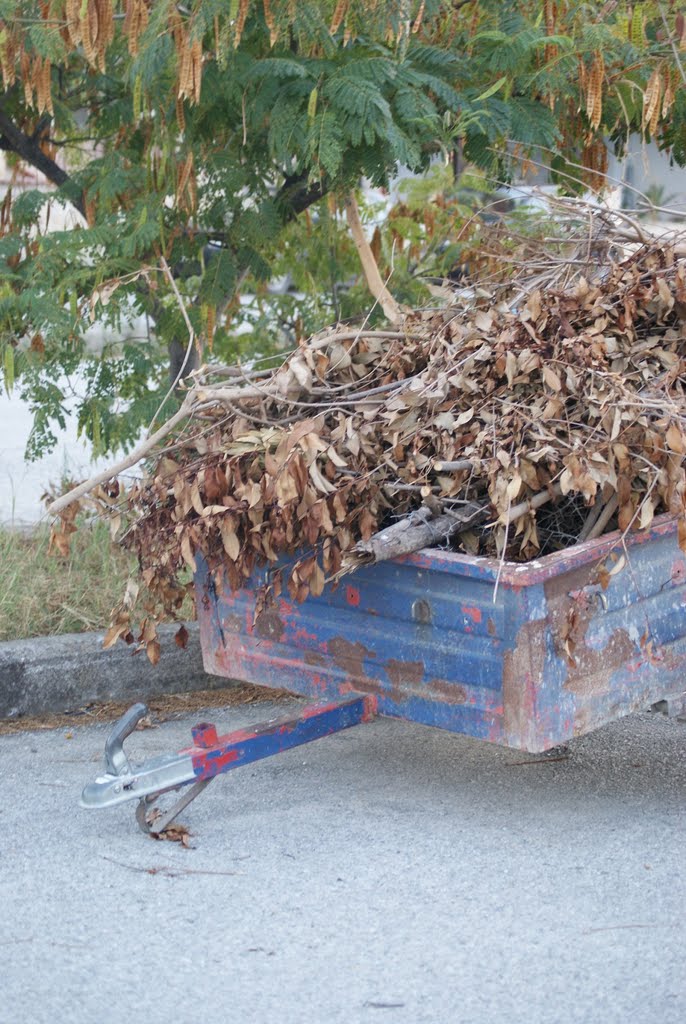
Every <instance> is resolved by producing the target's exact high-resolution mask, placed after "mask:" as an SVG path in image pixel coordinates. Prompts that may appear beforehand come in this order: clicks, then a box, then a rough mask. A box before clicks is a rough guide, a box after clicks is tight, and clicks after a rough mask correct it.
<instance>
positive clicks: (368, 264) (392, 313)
mask: <svg viewBox="0 0 686 1024" xmlns="http://www.w3.org/2000/svg"><path fill="white" fill-rule="evenodd" d="M345 213H346V216H347V218H348V224H349V226H350V232H351V234H352V236H353V240H354V242H355V245H356V246H357V251H358V253H359V256H360V262H361V263H362V269H363V270H364V276H365V277H366V279H367V285H368V287H369V290H370V292H371V293H372V295H373V296H374V298H375V299H376V301H377V302H378V303H379V304H380V306H381V308H382V309H383V311H384V313H385V315H386V319H387V320H390V322H391V323H392V324H397V323H400V321H401V320H402V310H401V309H400V306H399V305H398V303H397V302H396V301H395V299H394V298H393V296H392V295H391V293H390V292H389V290H388V288H387V287H386V284H385V282H384V280H383V279H382V277H381V274H380V273H379V268H378V266H377V264H376V260H375V259H374V253H373V252H372V249H371V246H370V244H369V242H368V241H367V237H366V235H365V233H364V228H363V227H362V221H361V220H360V211H359V210H358V208H357V200H356V199H355V196H354V195H353V193H352V192H350V193H349V195H348V196H347V197H346V200H345Z"/></svg>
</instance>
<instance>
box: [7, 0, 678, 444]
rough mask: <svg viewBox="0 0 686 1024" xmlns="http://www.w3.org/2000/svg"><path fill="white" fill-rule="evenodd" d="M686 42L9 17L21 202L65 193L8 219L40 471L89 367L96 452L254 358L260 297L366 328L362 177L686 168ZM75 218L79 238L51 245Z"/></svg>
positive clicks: (425, 8)
mask: <svg viewBox="0 0 686 1024" xmlns="http://www.w3.org/2000/svg"><path fill="white" fill-rule="evenodd" d="M685 40H686V28H685V24H684V16H683V14H682V13H681V12H680V11H679V10H678V9H677V7H676V5H675V4H674V3H666V2H665V3H662V4H660V3H635V4H633V5H627V4H624V3H617V2H612V0H609V2H607V3H604V4H602V5H601V4H600V3H578V2H571V0H557V2H554V0H545V2H541V0H517V2H514V0H450V2H448V0H420V2H417V0H386V2H382V0H297V2H296V0H230V2H227V0H188V2H187V3H185V4H184V3H174V2H170V0H157V2H154V3H153V2H149V0H123V2H117V0H42V2H30V0H20V2H11V0H0V68H1V71H2V80H3V87H2V95H1V96H0V148H2V149H3V150H5V152H6V154H7V159H8V161H9V163H10V167H11V168H12V169H14V172H15V174H16V178H17V186H18V185H20V183H21V170H22V167H26V166H30V167H32V168H34V169H35V170H37V171H39V172H40V173H41V174H43V175H44V176H45V179H46V184H50V185H51V186H55V188H32V189H26V188H19V187H15V186H13V187H11V188H10V189H9V190H8V192H7V194H6V196H5V199H4V202H3V204H2V207H1V209H0V267H1V268H2V270H1V280H0V345H1V346H2V353H3V366H4V371H3V373H4V380H5V384H6V386H8V387H9V386H12V383H13V381H14V380H15V378H16V379H18V380H20V381H21V382H22V383H21V386H22V387H23V389H24V394H25V395H26V397H27V398H28V400H29V401H31V403H32V405H33V408H34V411H35V414H36V427H35V430H34V434H33V436H32V440H31V443H30V451H31V452H32V453H34V454H35V453H37V452H39V451H40V450H42V449H43V448H44V447H46V446H49V445H50V443H51V439H52V434H51V430H50V424H51V422H52V421H54V420H56V421H58V422H59V421H60V419H61V418H63V417H64V415H65V414H64V400H65V395H64V389H63V388H62V387H61V385H60V383H59V381H60V377H61V375H62V374H65V373H66V374H69V373H70V372H72V371H74V370H75V369H76V368H77V367H81V368H82V370H83V372H84V373H85V375H86V379H87V382H88V391H87V394H86V396H85V398H84V399H83V400H82V402H81V405H80V408H79V420H80V425H81V428H82V429H83V431H84V433H85V434H86V435H87V436H88V437H89V438H90V439H91V440H92V441H93V444H94V447H95V449H96V450H100V451H104V450H108V449H111V448H116V447H117V446H126V445H128V444H130V443H131V442H132V440H133V439H134V437H135V436H136V434H137V432H138V431H139V429H140V426H141V424H143V423H147V422H149V421H150V418H151V417H152V415H153V414H154V412H155V410H156V408H157V406H158V404H159V401H160V398H161V396H162V395H163V394H164V393H165V391H166V390H167V387H168V379H167V376H166V370H165V360H164V358H163V355H164V353H165V352H166V349H167V348H168V347H169V346H171V347H172V349H173V348H174V346H176V348H177V349H178V347H179V345H180V346H181V351H182V352H183V351H184V350H185V349H186V344H187V342H188V339H189V337H190V338H191V342H192V343H193V344H195V339H197V344H198V345H200V344H204V345H205V346H206V350H207V349H208V348H212V346H214V348H215V351H216V352H217V353H218V354H219V355H220V356H222V357H223V358H226V356H227V354H229V353H231V352H235V351H237V349H238V346H239V344H243V345H245V344H246V342H245V339H243V340H241V339H240V338H237V336H236V335H234V334H232V323H235V321H236V316H237V314H238V313H239V312H240V309H239V296H240V293H241V292H242V291H244V292H245V291H250V292H251V293H256V294H260V292H261V291H262V292H263V291H264V289H265V287H266V282H268V281H269V279H270V278H271V277H273V275H274V274H275V273H276V272H279V271H282V270H283V269H284V268H286V267H288V266H289V265H291V266H293V267H294V269H297V273H298V274H299V275H300V276H299V278H298V283H299V287H300V289H301V291H304V292H308V294H309V296H310V299H311V306H310V308H311V310H312V316H313V317H315V316H316V317H319V318H322V317H326V316H327V315H328V317H329V318H333V317H335V316H338V315H341V312H343V313H348V314H351V313H353V312H355V309H354V303H352V304H351V303H349V304H348V307H347V308H345V309H343V310H342V311H341V308H340V307H339V304H338V301H337V298H336V284H337V282H339V281H340V280H341V279H342V278H345V277H346V275H349V274H351V273H353V274H354V270H355V264H354V262H353V258H354V251H353V250H352V249H351V247H350V246H349V245H347V243H346V240H345V239H344V238H343V237H342V234H341V227H340V221H339V218H338V211H339V209H340V205H341V203H342V201H343V199H344V197H345V196H346V195H347V194H348V193H349V192H350V190H351V189H354V188H355V187H356V186H357V184H358V183H359V181H360V179H361V178H362V177H365V178H366V179H368V181H369V182H371V183H372V184H373V185H379V186H385V185H387V184H388V181H389V179H390V177H391V176H392V175H393V174H394V173H395V171H396V169H397V167H398V166H399V165H402V166H404V167H407V168H409V169H410V170H412V171H422V170H426V168H427V167H428V166H429V164H430V161H431V160H432V158H434V157H435V155H436V154H438V153H443V154H444V155H445V156H446V158H449V157H450V155H451V154H452V153H453V152H454V151H458V150H459V152H460V153H461V155H462V159H463V160H464V161H466V162H468V163H469V164H470V165H472V166H474V167H476V168H479V169H481V170H482V171H483V172H485V173H486V174H487V175H490V176H492V177H493V178H496V179H500V180H506V179H507V178H508V175H509V174H510V169H511V166H512V161H513V160H518V161H521V160H522V159H524V158H526V156H527V155H531V154H532V153H535V154H537V159H538V160H542V161H543V162H545V163H546V164H547V165H548V166H549V167H550V169H551V173H552V174H553V176H554V178H556V179H557V180H560V181H564V182H565V183H566V185H567V187H569V188H575V187H578V188H581V187H584V186H586V185H591V186H593V185H595V184H597V183H598V181H599V179H600V178H601V177H602V174H603V172H604V171H605V170H606V166H607V164H606V160H607V146H608V145H610V146H614V147H615V148H617V149H618V150H621V148H622V147H623V146H624V145H625V144H626V140H627V138H628V136H629V134H630V133H632V132H636V131H638V132H641V133H642V134H643V136H644V137H645V138H651V139H655V140H656V141H657V143H658V145H659V146H660V147H662V148H665V149H669V150H670V152H671V153H672V155H673V157H674V159H675V160H676V161H677V162H678V163H680V164H681V163H684V162H686V89H685V88H684V84H685V83H686V77H685V75H684V69H683V65H682V62H681V55H682V53H683V52H684V46H685ZM55 202H61V203H66V204H70V205H71V206H73V207H74V208H75V209H76V210H77V211H78V213H79V215H80V218H81V222H80V224H79V225H78V226H77V227H75V228H74V229H72V230H59V231H50V230H47V227H49V218H48V217H47V215H46V210H47V208H48V207H50V205H51V204H54V203H55ZM302 214H305V215H306V222H305V224H304V225H303V224H302V223H301V221H299V220H298V218H299V217H300V215H302ZM427 215H428V216H430V215H431V214H430V211H429V212H428V213H427ZM46 223H47V227H46ZM448 240H449V239H448ZM346 245H347V248H346ZM322 296H325V298H324V299H323V298H322ZM303 304H304V307H307V301H305V300H304V303H303ZM359 308H360V306H358V309H359ZM297 313H298V311H297V310H296V309H295V306H294V307H293V315H294V316H296V314H297ZM132 314H137V315H144V316H145V317H147V318H148V321H149V322H150V323H151V324H152V325H153V328H154V329H153V340H146V341H144V342H140V341H131V342H128V343H125V344H123V345H118V346H116V347H115V348H113V349H112V350H111V351H107V350H106V351H105V352H104V353H103V354H102V355H101V356H98V357H97V358H96V357H92V358H90V359H88V358H86V350H85V342H84V333H85V331H86V330H87V328H88V327H89V326H90V325H91V324H92V323H93V322H97V323H102V324H104V325H107V326H109V327H112V328H115V329H116V328H117V327H118V326H119V325H120V323H121V321H122V318H123V317H128V316H131V315H132ZM314 326H317V325H316V324H314V323H309V324H305V325H304V328H309V329H312V327H314ZM319 326H321V324H319ZM304 328H303V325H300V328H299V329H304Z"/></svg>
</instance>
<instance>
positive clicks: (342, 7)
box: [329, 0, 349, 36]
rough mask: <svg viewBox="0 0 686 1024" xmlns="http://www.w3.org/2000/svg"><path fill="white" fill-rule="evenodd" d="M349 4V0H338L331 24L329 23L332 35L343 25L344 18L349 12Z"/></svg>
mask: <svg viewBox="0 0 686 1024" xmlns="http://www.w3.org/2000/svg"><path fill="white" fill-rule="evenodd" d="M348 6H349V0H338V3H337V4H336V10H335V11H334V12H333V18H332V19H331V24H330V25H329V32H330V33H331V35H332V36H333V35H335V34H336V32H338V30H339V28H340V27H341V24H342V22H343V19H344V18H345V16H346V14H347V13H348Z"/></svg>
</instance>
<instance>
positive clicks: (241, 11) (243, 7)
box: [233, 0, 250, 49]
mask: <svg viewBox="0 0 686 1024" xmlns="http://www.w3.org/2000/svg"><path fill="white" fill-rule="evenodd" d="M249 7H250V0H240V3H239V5H238V14H237V15H236V28H235V34H234V37H233V45H234V49H237V48H238V46H239V44H240V41H241V36H242V35H243V29H244V28H245V19H246V18H247V17H248V9H249Z"/></svg>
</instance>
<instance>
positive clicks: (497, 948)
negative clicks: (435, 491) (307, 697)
mask: <svg viewBox="0 0 686 1024" xmlns="http://www.w3.org/2000/svg"><path fill="white" fill-rule="evenodd" d="M285 710H287V705H284V704H281V705H279V707H278V709H277V712H276V713H278V714H282V713H283V712H284V711H285ZM274 713H275V712H274V710H273V709H272V706H269V705H264V704H262V705H258V706H255V707H246V708H240V707H239V708H232V709H230V710H227V711H226V712H224V711H219V712H217V711H214V712H213V713H212V715H213V718H214V720H215V721H216V722H217V724H218V725H219V726H220V731H225V730H226V729H228V728H234V727H237V726H238V725H240V724H244V723H245V724H247V723H248V722H252V721H257V720H262V719H266V718H270V717H273V715H274ZM198 717H199V716H198V715H195V716H194V719H197V718H198ZM191 724H193V723H192V720H191V719H182V720H179V721H175V722H168V723H165V724H163V725H162V726H161V727H160V728H156V729H150V730H146V731H144V732H140V733H136V734H135V735H134V736H133V737H132V738H131V740H130V741H129V743H132V742H133V747H132V753H133V755H134V756H135V757H138V756H140V757H143V756H153V755H155V754H159V753H172V752H174V751H175V750H177V749H180V748H181V747H183V746H185V745H187V742H188V739H189V731H188V730H189V728H190V725H191ZM106 731H107V729H106V727H104V726H91V727H83V728H75V729H73V730H72V735H71V738H70V734H69V733H67V732H65V730H63V729H60V730H53V731H48V732H38V731H37V732H32V733H19V734H16V735H9V736H0V773H1V776H2V800H1V802H0V837H1V842H0V1022H2V1024H10V1022H12V1024H43V1022H46V1024H47V1022H50V1024H55V1022H58V1024H71V1022H76V1024H93V1022H97V1024H101V1022H102V1024H110V1022H111V1024H120V1022H121V1021H129V1022H139V1021H140V1022H145V1024H157V1022H165V1024H167V1022H178V1024H186V1022H193V1024H196V1022H199V1024H214V1022H220V1021H221V1022H222V1024H224V1022H226V1024H228V1022H233V1021H239V1022H241V1024H265V1022H267V1021H272V1020H274V1021H278V1022H279V1024H319V1022H322V1024H329V1022H332V1024H339V1022H340V1024H358V1022H359V1024H368V1022H377V1021H379V1022H390V1024H406V1022H407V1024H423V1022H430V1024H498V1022H501V1021H502V1022H508V1024H519V1022H530V1024H548V1022H550V1024H571V1022H579V1024H595V1022H599V1024H600V1022H602V1024H614V1022H622V1024H624V1022H631V1024H648V1022H655V1024H682V1022H683V1021H684V1020H686V970H685V968H684V964H685V963H686V915H685V910H686V893H685V887H684V875H685V873H686V872H685V869H686V810H685V804H684V797H685V794H686V756H685V755H686V726H684V725H679V724H677V723H675V722H670V721H667V720H665V719H663V718H662V717H660V716H651V715H647V714H646V715H639V716H633V717H632V718H629V719H625V720H624V721H621V722H618V723H616V724H615V725H613V726H610V727H608V728H606V729H603V730H600V731H598V732H596V733H595V734H593V735H591V736H588V737H584V738H582V739H579V740H576V741H575V742H574V743H573V744H572V745H571V747H570V756H569V758H568V759H566V760H558V761H553V760H547V761H546V760H543V761H541V760H540V759H539V758H536V757H533V756H531V755H521V754H519V753H517V752H515V751H511V750H505V749H501V748H495V747H492V746H489V745H487V744H482V743H478V742H476V741H472V740H467V739H463V738H460V737H455V736H451V735H449V734H447V733H444V732H440V731H437V730H431V729H427V728H424V727H420V726H413V725H410V724H406V723H401V722H393V721H389V720H383V721H377V722H374V723H371V724H368V725H364V726H361V727H359V728H356V729H353V730H350V731H349V732H347V733H341V734H339V735H337V736H334V737H330V738H327V739H324V740H321V741H318V742H317V743H313V744H311V745H309V746H306V747H301V748H299V749H297V750H294V751H291V752H289V753H287V754H284V755H281V756H280V757H278V758H275V759H272V760H267V761H262V762H260V763H259V764H255V765H252V766H248V767H245V768H242V769H239V770H238V771H236V772H234V773H233V774H230V775H226V776H223V777H221V778H219V779H217V780H216V781H215V782H214V783H213V784H212V785H211V786H210V787H209V788H208V790H207V791H206V792H205V793H204V794H202V795H201V796H200V797H199V799H198V801H197V802H196V803H195V804H193V805H192V806H191V807H190V808H188V809H187V810H186V811H185V812H184V814H183V816H182V818H183V821H184V822H185V823H186V824H187V825H188V826H189V827H190V828H191V830H192V832H193V837H192V843H193V848H192V849H184V848H183V847H182V846H180V845H179V844H172V843H168V842H164V843H162V842H154V841H153V840H151V839H149V838H147V837H145V836H143V835H142V834H141V833H139V832H138V831H137V829H136V826H135V823H134V819H133V805H131V804H129V805H124V806H120V807H117V808H114V809H111V810H109V811H99V812H95V811H90V812H89V811H85V810H82V809H80V808H79V807H78V806H77V799H78V795H79V792H80V789H81V787H82V786H83V784H84V783H85V782H87V781H90V779H91V778H93V777H94V776H95V774H96V772H97V769H98V762H99V761H100V758H101V754H102V749H103V744H104V740H105V735H106Z"/></svg>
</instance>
